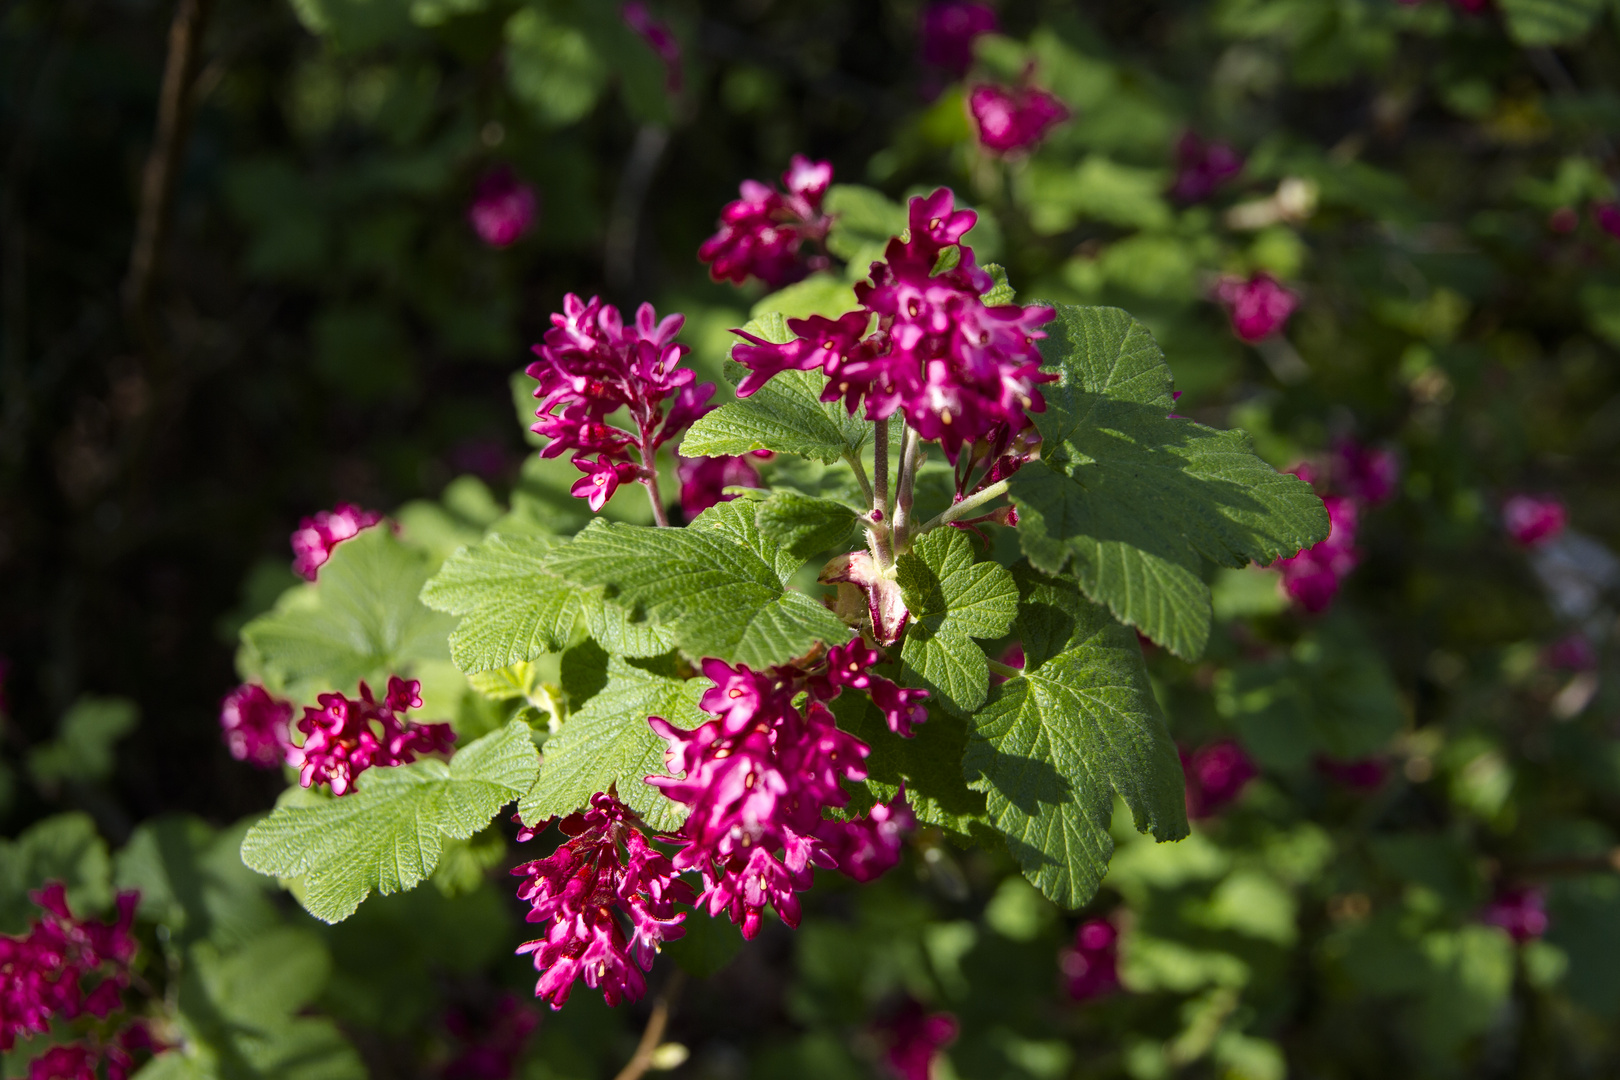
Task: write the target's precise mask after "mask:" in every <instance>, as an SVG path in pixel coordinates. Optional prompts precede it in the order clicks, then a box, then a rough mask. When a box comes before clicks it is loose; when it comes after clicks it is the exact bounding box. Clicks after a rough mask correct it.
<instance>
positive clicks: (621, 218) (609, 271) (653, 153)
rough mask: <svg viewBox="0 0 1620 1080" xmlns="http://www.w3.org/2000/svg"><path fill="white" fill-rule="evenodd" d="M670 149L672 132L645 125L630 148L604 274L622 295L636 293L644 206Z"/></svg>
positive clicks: (611, 225) (610, 222)
mask: <svg viewBox="0 0 1620 1080" xmlns="http://www.w3.org/2000/svg"><path fill="white" fill-rule="evenodd" d="M668 147H669V131H668V129H666V128H662V127H659V126H658V125H657V124H643V125H642V126H641V128H640V129H639V130H638V131H637V132H636V138H635V142H633V143H632V144H631V145H630V156H629V158H628V160H626V161H625V164H624V173H623V175H621V176H620V177H619V190H618V191H617V192H616V193H615V194H614V196H613V211H612V214H611V215H610V216H609V218H608V230H607V244H606V246H605V249H604V251H603V254H602V272H603V276H605V277H606V278H607V279H608V283H609V284H610V285H612V286H613V287H614V288H615V289H618V290H620V291H621V292H627V293H628V292H633V291H634V289H633V286H634V285H635V279H636V248H637V246H638V245H637V239H638V237H639V235H640V233H641V212H642V207H643V205H644V204H645V203H646V201H647V192H648V190H649V189H650V188H651V186H652V180H653V174H654V173H656V172H657V171H658V163H659V162H660V161H661V160H663V157H664V151H665V150H666V149H667V148H668Z"/></svg>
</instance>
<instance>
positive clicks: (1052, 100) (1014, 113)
mask: <svg viewBox="0 0 1620 1080" xmlns="http://www.w3.org/2000/svg"><path fill="white" fill-rule="evenodd" d="M968 111H969V112H971V113H972V114H973V122H974V124H976V125H977V126H978V129H979V145H981V146H983V147H984V148H985V149H986V150H989V151H990V152H991V153H995V154H1015V153H1023V152H1025V151H1028V150H1032V149H1034V148H1035V146H1036V144H1038V143H1039V142H1040V141H1041V140H1042V139H1044V138H1046V133H1047V132H1049V131H1051V130H1052V129H1053V128H1055V127H1057V126H1058V125H1059V124H1061V123H1062V122H1063V121H1065V120H1067V119H1068V118H1069V116H1070V115H1071V114H1070V113H1069V108H1068V106H1066V105H1064V104H1063V102H1061V101H1059V100H1058V99H1057V98H1056V97H1054V96H1053V95H1051V94H1049V93H1047V92H1046V91H1045V90H1041V89H1038V88H1037V87H1033V86H1018V87H1013V88H1012V89H1008V88H1006V87H1001V86H991V85H989V84H981V85H979V86H975V87H974V88H973V90H972V91H971V92H970V93H969V94H968Z"/></svg>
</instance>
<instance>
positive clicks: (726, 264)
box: [698, 154, 833, 289]
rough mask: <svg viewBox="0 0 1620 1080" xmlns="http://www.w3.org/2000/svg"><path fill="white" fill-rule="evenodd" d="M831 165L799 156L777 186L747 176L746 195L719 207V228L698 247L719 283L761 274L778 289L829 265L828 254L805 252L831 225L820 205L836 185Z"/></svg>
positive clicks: (744, 190) (711, 273) (702, 258)
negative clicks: (833, 182)
mask: <svg viewBox="0 0 1620 1080" xmlns="http://www.w3.org/2000/svg"><path fill="white" fill-rule="evenodd" d="M832 176H833V169H832V163H831V162H827V161H811V160H810V159H809V158H807V157H805V156H804V155H803V154H794V155H793V160H792V161H791V163H790V164H789V165H788V169H787V171H786V172H784V173H783V174H782V187H783V189H785V190H780V191H779V190H777V189H776V188H774V187H771V186H770V185H769V184H762V183H760V182H759V181H757V180H744V181H743V182H742V185H741V187H740V188H739V191H738V193H739V194H740V195H741V196H742V198H740V199H735V200H733V201H731V202H729V203H727V204H726V205H725V207H724V208H723V209H721V211H720V231H719V232H717V233H715V234H714V235H713V236H711V237H709V239H707V240H705V241H704V242H703V245H702V246H701V247H699V248H698V259H699V260H700V261H702V262H704V263H707V264H708V265H709V276H710V277H712V278H714V280H716V281H730V282H732V283H733V284H737V285H741V284H742V283H743V282H744V281H746V280H748V278H749V277H756V278H758V279H759V280H761V281H763V282H764V283H765V284H766V285H768V286H770V287H771V288H773V289H780V288H781V287H782V286H784V285H790V284H792V283H793V282H795V281H798V280H799V279H800V278H803V277H805V276H806V275H808V274H810V273H812V272H814V271H816V270H822V269H825V268H826V267H827V266H828V265H829V261H828V259H827V256H826V255H824V254H821V253H819V252H817V253H809V254H807V253H805V252H804V251H803V247H804V245H805V243H806V242H807V241H808V242H810V243H813V244H818V245H819V244H820V243H821V242H822V240H824V239H825V238H826V236H827V230H828V229H830V228H831V227H832V218H830V217H828V216H827V215H826V214H825V213H824V212H823V211H822V209H821V203H822V199H824V198H825V197H826V194H827V188H828V186H829V185H830V184H831V183H832Z"/></svg>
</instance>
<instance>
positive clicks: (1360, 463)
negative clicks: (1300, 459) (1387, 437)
mask: <svg viewBox="0 0 1620 1080" xmlns="http://www.w3.org/2000/svg"><path fill="white" fill-rule="evenodd" d="M1331 475H1332V478H1333V487H1334V488H1335V489H1336V490H1338V491H1340V492H1343V493H1344V494H1345V495H1348V496H1349V497H1350V498H1352V499H1355V500H1358V501H1359V502H1364V503H1366V504H1368V505H1369V506H1377V505H1379V504H1380V503H1386V502H1388V501H1389V500H1390V499H1392V498H1394V496H1395V492H1396V490H1397V489H1398V488H1399V487H1400V481H1401V462H1400V459H1399V458H1397V457H1396V456H1395V455H1394V454H1393V453H1392V452H1391V451H1389V450H1381V449H1378V448H1376V447H1371V446H1363V445H1362V444H1361V443H1358V442H1356V441H1355V440H1353V439H1341V440H1339V442H1338V443H1336V444H1335V445H1334V447H1333V463H1332V470H1331Z"/></svg>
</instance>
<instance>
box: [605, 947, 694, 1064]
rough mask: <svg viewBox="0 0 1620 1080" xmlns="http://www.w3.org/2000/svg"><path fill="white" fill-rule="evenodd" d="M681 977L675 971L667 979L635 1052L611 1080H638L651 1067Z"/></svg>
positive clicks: (662, 1039) (677, 991)
mask: <svg viewBox="0 0 1620 1080" xmlns="http://www.w3.org/2000/svg"><path fill="white" fill-rule="evenodd" d="M682 975H683V973H682V972H679V971H677V972H675V974H673V975H671V976H670V977H669V982H667V983H665V984H664V989H663V991H662V992H661V993H660V994H659V995H658V1000H657V1001H655V1002H653V1007H652V1015H651V1016H649V1017H647V1026H646V1027H645V1028H644V1029H643V1030H642V1032H641V1041H640V1042H639V1043H637V1044H636V1052H635V1053H634V1054H632V1055H630V1060H629V1061H628V1062H626V1063H625V1066H624V1068H622V1069H620V1070H619V1072H618V1075H616V1076H615V1077H614V1078H613V1080H640V1078H641V1077H642V1076H643V1075H645V1074H646V1072H647V1070H648V1069H649V1068H651V1067H652V1058H653V1051H655V1050H657V1049H658V1047H659V1045H660V1044H661V1043H662V1042H663V1041H664V1028H665V1027H666V1026H668V1024H669V1009H670V1004H671V1002H672V1001H673V1000H674V998H675V995H676V994H678V993H680V989H681V982H682V981H683V980H682Z"/></svg>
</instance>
